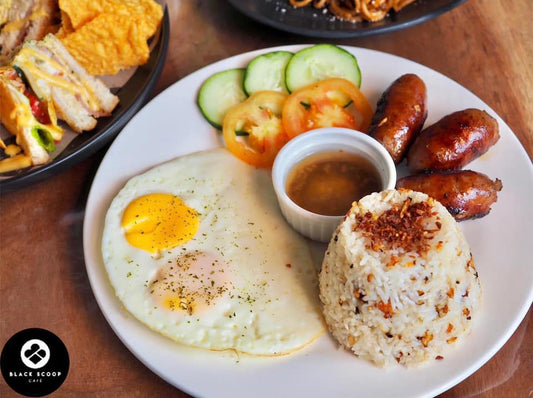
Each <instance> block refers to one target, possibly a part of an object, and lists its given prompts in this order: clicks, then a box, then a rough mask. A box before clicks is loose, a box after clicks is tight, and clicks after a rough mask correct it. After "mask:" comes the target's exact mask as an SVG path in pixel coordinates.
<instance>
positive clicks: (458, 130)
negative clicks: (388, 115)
mask: <svg viewBox="0 0 533 398" xmlns="http://www.w3.org/2000/svg"><path fill="white" fill-rule="evenodd" d="M499 138H500V134H499V131H498V122H497V121H496V119H494V118H493V117H492V116H490V115H489V114H488V113H487V112H485V111H481V110H479V109H465V110H462V111H458V112H454V113H452V114H450V115H448V116H445V117H443V118H442V119H441V120H439V121H438V122H436V123H435V124H433V125H431V126H429V127H427V128H425V129H424V130H422V132H421V133H420V134H419V135H418V137H417V138H416V139H415V141H414V142H413V144H412V145H411V147H410V148H409V152H408V153H407V166H408V167H409V170H410V171H411V173H418V172H420V171H441V170H457V169H461V168H463V167H464V166H465V165H467V164H468V163H470V162H471V161H472V160H474V159H476V158H477V157H479V156H481V155H482V154H484V153H485V152H487V151H488V149H489V148H490V147H491V146H492V145H494V144H495V143H496V141H498V139H499Z"/></svg>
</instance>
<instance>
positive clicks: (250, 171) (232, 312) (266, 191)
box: [102, 148, 325, 355]
mask: <svg viewBox="0 0 533 398" xmlns="http://www.w3.org/2000/svg"><path fill="white" fill-rule="evenodd" d="M102 253H103V259H104V263H105V267H106V270H107V273H108V275H109V279H110V281H111V284H112V286H113V287H114V289H115V292H116V295H117V296H118V298H119V299H120V300H121V302H122V303H123V305H124V306H125V308H126V309H127V310H128V311H129V312H130V313H131V314H133V315H134V316H135V317H136V318H137V319H138V320H140V321H141V322H143V323H144V324H146V325H147V326H148V327H150V328H151V329H153V330H155V331H157V332H159V333H161V334H163V335H165V336H167V337H169V338H171V339H173V340H175V341H178V342H180V343H183V344H186V345H190V346H195V347H203V348H207V349H211V350H227V349H232V350H236V351H238V352H241V353H247V354H253V355H280V354H288V353H291V352H293V351H295V350H297V349H300V348H302V347H304V346H305V345H307V344H309V343H310V342H312V341H313V340H315V339H316V338H317V337H319V336H320V335H321V334H322V333H323V332H324V330H325V329H324V323H323V318H322V314H321V310H320V302H319V300H318V282H317V272H316V269H315V266H314V263H313V259H312V256H311V253H310V250H309V247H308V244H307V242H306V241H305V240H304V239H303V238H302V237H301V236H300V235H298V234H297V233H296V232H295V231H293V230H292V229H291V228H290V227H289V226H288V224H287V223H286V222H285V220H284V218H283V216H282V215H281V213H280V211H279V208H278V204H277V202H276V198H275V194H274V191H273V188H272V182H271V179H270V174H269V173H268V172H267V171H265V170H260V169H256V168H253V167H250V166H248V165H246V164H245V163H243V162H241V161H240V160H238V159H236V158H235V157H234V156H232V155H231V154H230V153H229V152H228V151H227V150H226V149H223V148H220V149H215V150H210V151H204V152H197V153H194V154H190V155H187V156H183V157H180V158H177V159H175V160H172V161H170V162H168V163H165V164H162V165H160V166H157V167H155V168H153V169H151V170H149V171H147V172H146V173H144V174H142V175H139V176H136V177H134V178H132V179H131V180H130V181H129V182H128V183H127V184H126V185H125V186H124V188H123V189H122V190H121V191H120V192H119V193H118V195H117V196H116V197H115V199H114V200H113V201H112V203H111V206H110V207H109V210H108V212H107V215H106V219H105V226H104V231H103V241H102Z"/></svg>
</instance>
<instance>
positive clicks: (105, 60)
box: [59, 0, 163, 75]
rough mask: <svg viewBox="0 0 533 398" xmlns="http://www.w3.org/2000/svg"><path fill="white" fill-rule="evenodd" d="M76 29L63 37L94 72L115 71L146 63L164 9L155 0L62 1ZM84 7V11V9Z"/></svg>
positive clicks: (64, 32) (100, 73)
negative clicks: (149, 42) (151, 40)
mask: <svg viewBox="0 0 533 398" xmlns="http://www.w3.org/2000/svg"><path fill="white" fill-rule="evenodd" d="M59 4H60V7H65V9H63V8H62V11H63V12H64V13H65V14H66V15H67V16H68V19H67V27H68V23H70V24H71V25H72V27H73V28H74V30H73V31H72V32H70V33H66V32H67V30H66V29H67V28H65V30H63V31H62V34H61V36H59V37H60V39H61V40H62V42H63V44H64V45H65V47H67V49H68V50H69V52H70V53H71V54H72V56H73V57H74V58H76V60H77V61H78V62H79V63H80V64H81V65H82V66H83V67H84V68H85V69H86V70H87V71H88V72H89V73H90V74H93V75H107V74H115V73H117V72H119V71H120V70H122V69H127V68H129V67H132V66H138V65H142V64H144V63H146V62H147V61H148V58H149V56H150V52H149V48H148V44H147V40H148V39H149V38H150V37H151V36H153V35H154V34H155V32H156V31H157V28H158V26H159V24H160V22H161V19H162V18H163V9H162V7H161V5H160V4H158V3H156V2H155V1H153V0H81V1H80V0H60V3H59ZM81 9H82V10H81Z"/></svg>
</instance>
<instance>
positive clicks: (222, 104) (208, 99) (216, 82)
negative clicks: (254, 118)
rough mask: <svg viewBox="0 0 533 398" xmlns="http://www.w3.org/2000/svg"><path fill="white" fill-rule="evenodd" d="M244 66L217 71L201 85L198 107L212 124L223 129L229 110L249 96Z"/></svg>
mask: <svg viewBox="0 0 533 398" xmlns="http://www.w3.org/2000/svg"><path fill="white" fill-rule="evenodd" d="M243 80H244V68H235V69H228V70H225V71H222V72H218V73H215V74H214V75H212V76H211V77H209V78H208V79H207V80H206V81H205V82H204V83H203V84H202V86H201V87H200V91H199V92H198V99H197V102H198V107H199V108H200V111H201V112H202V115H204V117H205V118H206V119H207V121H208V122H209V123H211V125H212V126H214V127H215V128H217V129H222V122H223V121H224V116H226V113H227V112H228V110H229V109H230V108H231V107H232V106H234V105H237V104H240V103H241V102H242V101H244V100H245V99H246V98H247V95H246V93H245V92H244V89H243V86H242V83H243Z"/></svg>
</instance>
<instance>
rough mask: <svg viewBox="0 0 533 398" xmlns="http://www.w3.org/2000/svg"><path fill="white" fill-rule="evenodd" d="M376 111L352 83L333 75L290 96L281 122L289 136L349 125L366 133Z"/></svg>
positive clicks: (348, 126)
mask: <svg viewBox="0 0 533 398" xmlns="http://www.w3.org/2000/svg"><path fill="white" fill-rule="evenodd" d="M372 115H373V110H372V107H371V106H370V104H369V102H368V100H367V99H366V97H365V96H364V95H363V93H361V91H360V90H359V88H358V87H357V86H356V85H354V84H353V83H351V82H349V81H348V80H346V79H342V78H330V79H325V80H322V81H320V82H318V83H313V84H311V85H309V86H306V87H302V88H301V89H299V90H296V91H294V92H293V93H292V94H290V95H289V97H288V98H287V100H286V101H285V105H284V106H283V111H282V122H283V128H284V129H285V132H286V133H287V135H288V136H289V138H293V137H295V136H297V135H299V134H301V133H303V132H306V131H309V130H313V129H317V128H321V127H346V128H351V129H354V130H359V131H362V132H364V133H366V132H367V130H368V128H369V126H370V121H371V120H372Z"/></svg>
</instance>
